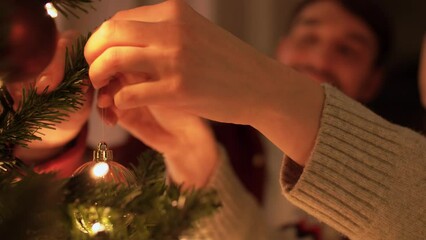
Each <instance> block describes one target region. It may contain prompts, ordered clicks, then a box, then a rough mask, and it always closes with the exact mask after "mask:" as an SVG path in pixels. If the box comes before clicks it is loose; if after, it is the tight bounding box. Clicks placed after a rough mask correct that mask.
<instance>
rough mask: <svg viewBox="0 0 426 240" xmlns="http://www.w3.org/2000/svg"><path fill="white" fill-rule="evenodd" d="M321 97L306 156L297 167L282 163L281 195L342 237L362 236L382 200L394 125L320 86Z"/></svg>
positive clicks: (392, 156)
mask: <svg viewBox="0 0 426 240" xmlns="http://www.w3.org/2000/svg"><path fill="white" fill-rule="evenodd" d="M323 87H324V91H325V95H326V97H325V102H324V107H323V113H322V117H321V123H320V129H319V131H318V135H317V139H316V143H315V146H314V149H313V152H312V153H311V157H310V161H309V162H308V164H307V165H306V166H305V168H304V169H303V168H302V167H300V166H298V165H297V164H295V163H294V162H292V161H291V160H290V159H286V160H284V162H283V168H282V175H281V183H282V188H283V191H284V194H285V195H286V197H288V199H289V200H290V201H291V202H292V203H293V204H295V205H297V206H299V207H301V208H302V209H304V210H305V211H307V212H308V213H310V214H311V215H314V216H315V217H317V218H319V219H321V220H322V221H324V222H326V223H327V224H328V225H331V226H332V227H334V228H335V229H337V230H338V231H340V232H342V233H344V234H345V235H347V236H363V235H364V234H366V232H368V230H367V229H368V228H371V223H372V222H374V221H379V220H378V219H374V216H375V214H376V213H377V212H379V211H380V210H381V208H382V207H383V205H386V204H387V201H388V200H387V199H388V197H389V196H388V194H389V189H390V185H391V184H392V182H393V178H394V177H393V176H392V174H390V173H392V172H393V171H394V169H395V165H394V161H395V159H397V158H398V157H397V156H398V155H399V153H398V152H397V150H395V149H398V143H397V142H396V141H395V139H397V138H398V137H399V136H398V131H397V130H396V127H395V126H394V125H392V124H390V123H389V122H387V121H385V120H383V119H382V118H381V117H379V116H377V115H375V114H374V113H372V112H371V111H369V110H367V109H366V108H365V107H364V106H362V105H361V104H359V103H357V102H355V101H353V100H351V99H349V98H348V97H346V96H345V95H343V94H342V93H340V92H339V91H338V90H336V89H335V88H333V87H331V86H329V85H323Z"/></svg>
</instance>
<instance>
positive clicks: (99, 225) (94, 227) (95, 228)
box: [92, 222, 105, 234]
mask: <svg viewBox="0 0 426 240" xmlns="http://www.w3.org/2000/svg"><path fill="white" fill-rule="evenodd" d="M103 231H105V226H104V225H103V224H102V223H99V222H97V223H94V224H93V225H92V232H93V233H94V234H97V233H99V232H103Z"/></svg>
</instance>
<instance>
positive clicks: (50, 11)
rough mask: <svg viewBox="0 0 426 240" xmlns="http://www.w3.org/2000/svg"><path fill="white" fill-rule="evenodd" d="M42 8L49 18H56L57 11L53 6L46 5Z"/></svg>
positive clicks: (50, 4)
mask: <svg viewBox="0 0 426 240" xmlns="http://www.w3.org/2000/svg"><path fill="white" fill-rule="evenodd" d="M44 8H45V9H46V11H47V14H49V16H50V17H52V18H55V17H57V16H58V10H56V8H55V6H53V4H52V3H50V2H48V3H46V5H44Z"/></svg>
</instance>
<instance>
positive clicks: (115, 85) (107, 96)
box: [97, 79, 123, 108]
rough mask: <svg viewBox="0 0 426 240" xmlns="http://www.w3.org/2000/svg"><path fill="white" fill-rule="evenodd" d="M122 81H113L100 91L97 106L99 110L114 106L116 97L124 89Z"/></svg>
mask: <svg viewBox="0 0 426 240" xmlns="http://www.w3.org/2000/svg"><path fill="white" fill-rule="evenodd" d="M122 86H123V85H122V83H121V81H120V80H118V79H116V80H113V81H111V82H110V83H109V84H108V85H106V86H105V87H103V88H101V89H99V92H98V101H97V106H98V107H99V108H108V107H111V106H113V105H114V95H115V93H117V92H118V90H120V89H121V88H122Z"/></svg>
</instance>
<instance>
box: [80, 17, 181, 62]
mask: <svg viewBox="0 0 426 240" xmlns="http://www.w3.org/2000/svg"><path fill="white" fill-rule="evenodd" d="M172 35H174V34H173V33H172V29H171V26H169V24H165V23H146V22H137V21H121V20H109V21H106V22H104V23H103V24H102V25H101V26H100V27H99V28H98V30H97V31H96V32H95V33H93V34H92V36H90V38H89V40H88V41H87V43H86V46H85V48H84V56H85V58H86V60H87V62H88V63H89V65H91V64H92V63H93V61H95V59H96V58H97V57H99V55H101V54H102V53H103V52H104V51H105V50H107V49H108V48H110V47H114V46H133V47H147V46H154V45H155V46H162V45H164V44H165V42H166V41H168V39H169V38H170V37H172Z"/></svg>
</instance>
